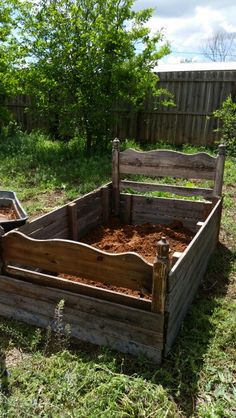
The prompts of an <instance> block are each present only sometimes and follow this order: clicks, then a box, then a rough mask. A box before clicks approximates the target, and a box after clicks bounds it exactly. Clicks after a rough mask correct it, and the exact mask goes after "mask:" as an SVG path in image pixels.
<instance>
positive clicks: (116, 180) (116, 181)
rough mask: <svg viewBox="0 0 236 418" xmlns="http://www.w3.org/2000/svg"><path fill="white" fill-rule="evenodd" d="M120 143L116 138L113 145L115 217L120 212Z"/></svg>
mask: <svg viewBox="0 0 236 418" xmlns="http://www.w3.org/2000/svg"><path fill="white" fill-rule="evenodd" d="M119 152H120V141H119V139H118V138H115V139H114V141H113V143H112V189H113V208H114V214H115V216H118V215H119V212H120V168H119Z"/></svg>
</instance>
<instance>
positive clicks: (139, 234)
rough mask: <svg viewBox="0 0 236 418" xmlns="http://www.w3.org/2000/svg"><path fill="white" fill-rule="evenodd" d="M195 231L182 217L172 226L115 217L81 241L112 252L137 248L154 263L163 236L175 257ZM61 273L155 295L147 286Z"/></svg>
mask: <svg viewBox="0 0 236 418" xmlns="http://www.w3.org/2000/svg"><path fill="white" fill-rule="evenodd" d="M193 235H194V234H193V233H192V232H191V231H189V230H188V229H186V228H184V227H183V225H182V223H181V222H179V221H175V222H173V223H172V224H170V225H168V226H164V225H151V224H144V225H124V224H121V223H120V222H119V221H118V220H116V219H115V218H113V219H111V220H110V222H109V224H108V225H106V226H98V227H96V228H94V229H93V230H91V231H90V232H89V233H88V234H87V235H86V236H85V237H83V239H81V240H80V241H81V242H84V243H86V244H89V245H91V246H93V247H95V248H98V249H100V250H102V251H106V252H108V253H122V252H135V253H137V254H139V255H141V256H142V257H143V258H144V259H145V260H146V261H148V262H149V263H153V261H154V258H155V255H156V244H157V241H159V240H160V239H161V237H163V236H165V237H166V238H167V240H168V242H169V244H170V258H171V257H172V255H173V253H174V252H175V251H180V252H182V251H184V250H185V248H186V247H187V246H188V244H189V243H190V241H191V240H192V238H193ZM60 277H64V278H66V279H69V280H73V281H76V282H80V283H85V284H89V285H92V286H97V287H101V288H103V289H109V290H113V291H115V292H119V293H125V294H128V295H131V296H136V297H141V298H145V299H150V298H151V295H150V294H149V293H148V292H146V291H145V290H144V289H140V291H134V290H130V289H127V288H121V287H117V286H112V285H110V284H108V283H107V284H104V283H100V282H97V281H94V280H88V279H84V278H80V277H74V276H70V275H67V274H61V275H60Z"/></svg>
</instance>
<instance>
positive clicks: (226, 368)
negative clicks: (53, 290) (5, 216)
mask: <svg viewBox="0 0 236 418" xmlns="http://www.w3.org/2000/svg"><path fill="white" fill-rule="evenodd" d="M126 145H127V144H126ZM162 145H163V144H162ZM196 150H197V149H193V148H190V147H184V151H186V152H192V151H196ZM110 160H111V158H110V155H109V153H106V154H100V153H96V155H94V156H93V157H91V158H90V159H86V158H85V155H84V153H83V149H82V148H81V147H80V146H79V145H78V142H77V141H76V140H74V141H71V142H67V143H59V142H56V141H51V140H50V139H48V138H46V137H45V136H44V135H42V134H40V133H37V134H31V135H25V134H21V133H18V134H17V135H16V136H15V137H12V138H11V139H9V138H2V139H1V165H0V175H1V188H2V190H5V189H10V190H15V191H16V192H17V195H18V197H19V198H20V200H21V202H22V204H23V206H24V207H25V209H26V210H27V211H28V213H29V215H30V217H35V216H37V215H39V214H41V213H44V212H47V211H49V210H51V209H52V208H53V207H55V206H59V205H61V204H63V203H64V202H67V201H69V200H71V199H73V198H75V197H76V196H78V195H79V194H83V193H86V192H88V191H90V190H92V189H94V188H95V187H97V186H100V185H101V184H102V183H105V182H106V181H109V180H110V177H111V164H110ZM235 166H236V159H235V158H232V157H228V158H227V162H226V170H225V180H224V195H225V198H224V211H223V218H222V228H221V236H220V243H219V245H218V248H217V250H216V252H215V254H214V256H213V257H212V258H211V262H210V265H209V267H208V270H207V273H206V275H205V280H204V282H203V284H202V286H201V289H200V290H199V292H198V295H197V297H196V299H195V301H194V304H193V305H192V307H191V309H190V311H189V312H188V314H187V316H186V319H185V321H184V324H183V326H182V329H181V331H180V333H179V336H178V338H177V340H176V343H175V345H174V347H173V349H172V351H171V353H170V354H169V355H168V357H167V358H166V359H165V361H164V363H163V364H162V366H161V367H157V366H155V365H153V364H152V363H150V362H148V361H147V360H145V358H133V357H131V356H128V355H127V356H126V355H123V354H120V353H116V352H114V351H111V350H108V349H106V348H103V347H95V346H92V345H90V344H85V343H81V344H80V345H78V346H75V345H73V342H71V341H70V338H69V333H68V336H67V338H63V337H62V335H61V333H60V329H61V325H62V322H63V306H60V307H57V309H55V321H56V323H57V324H58V332H57V333H56V334H54V333H52V332H51V330H50V329H48V330H47V331H46V332H45V331H41V330H38V329H36V328H34V327H29V326H26V325H24V324H21V323H16V322H12V321H7V320H4V319H3V318H2V319H0V335H1V338H0V382H1V389H0V417H6V418H8V417H22V418H23V417H24V418H27V417H53V418H54V417H79V418H82V417H84V418H87V417H91V418H93V417H94V418H95V417H96V418H98V417H101V418H103V417H109V418H110V417H117V418H119V417H134V418H136V417H137V418H138V417H155V418H162V417H166V418H169V417H176V418H177V417H192V418H193V417H206V418H218V417H222V418H227V417H235V415H236V386H235V382H236V371H235V361H236V325H235V324H236V304H235V296H236V284H235V279H236V244H235V243H236V213H235V202H236V195H235V184H236V169H235ZM5 368H6V370H7V372H6V371H4V370H5Z"/></svg>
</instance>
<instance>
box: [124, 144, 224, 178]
mask: <svg viewBox="0 0 236 418" xmlns="http://www.w3.org/2000/svg"><path fill="white" fill-rule="evenodd" d="M216 161H217V158H215V157H211V156H210V155H208V154H206V153H204V152H201V153H197V154H183V153H181V152H177V151H168V150H158V151H146V152H141V151H135V150H133V149H127V150H125V151H123V152H120V154H119V165H120V167H119V168H120V174H140V175H145V176H150V177H166V176H171V177H179V178H193V179H208V180H214V179H215V171H216Z"/></svg>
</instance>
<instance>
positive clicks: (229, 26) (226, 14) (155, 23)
mask: <svg viewBox="0 0 236 418" xmlns="http://www.w3.org/2000/svg"><path fill="white" fill-rule="evenodd" d="M146 7H155V13H154V14H153V17H152V18H151V19H150V21H149V23H148V26H149V27H150V29H151V30H152V31H156V30H159V29H161V28H164V33H165V35H166V38H167V40H169V41H170V43H171V46H172V51H173V52H174V54H175V55H174V54H172V55H170V56H169V58H168V62H173V63H175V62H177V61H178V62H179V61H180V60H181V59H184V58H188V57H190V58H192V59H193V58H194V59H195V60H196V59H198V60H200V61H201V60H203V57H202V56H201V54H200V50H201V45H202V44H203V43H204V40H205V39H206V38H208V37H209V36H211V35H212V34H213V33H214V32H216V31H217V30H225V31H227V32H236V21H235V16H236V2H235V0H224V1H222V0H210V1H208V2H207V5H206V3H205V0H189V1H188V2H182V3H181V2H179V0H170V1H166V0H160V1H155V0H146V1H145V0H138V1H136V2H135V9H136V10H137V9H142V8H146ZM181 53H182V54H181Z"/></svg>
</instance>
